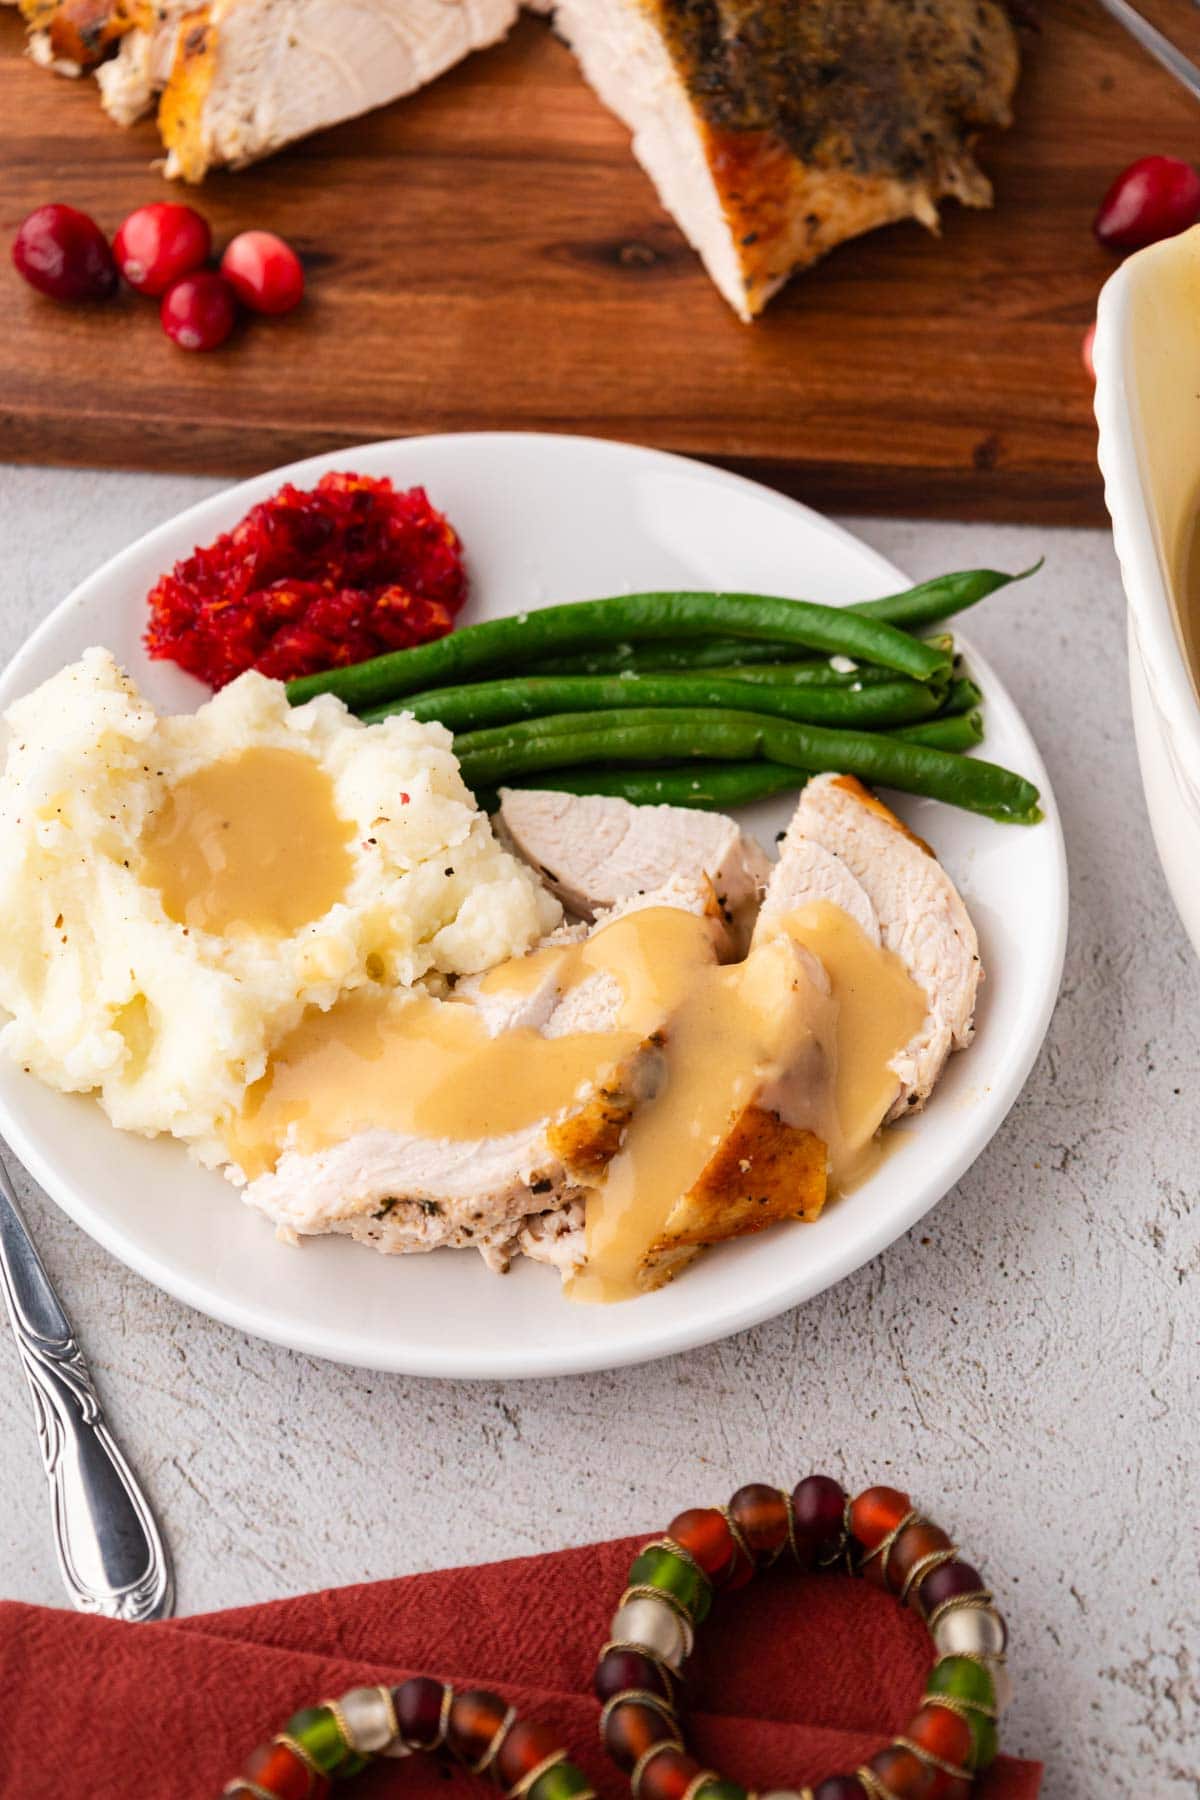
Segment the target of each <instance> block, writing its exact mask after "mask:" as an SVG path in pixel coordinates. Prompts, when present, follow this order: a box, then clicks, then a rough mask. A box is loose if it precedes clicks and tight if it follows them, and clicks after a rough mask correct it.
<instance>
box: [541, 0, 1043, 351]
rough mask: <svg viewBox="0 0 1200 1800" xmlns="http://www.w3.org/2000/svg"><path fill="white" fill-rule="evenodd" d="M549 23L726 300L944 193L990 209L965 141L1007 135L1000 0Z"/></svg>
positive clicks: (620, 10)
mask: <svg viewBox="0 0 1200 1800" xmlns="http://www.w3.org/2000/svg"><path fill="white" fill-rule="evenodd" d="M557 18H558V21H559V23H560V25H561V26H562V28H563V29H564V30H565V33H566V35H567V37H568V39H569V40H570V42H571V43H572V44H573V46H574V48H575V50H576V52H577V54H578V55H579V57H580V60H581V62H582V64H583V67H584V70H585V73H586V74H587V75H588V77H589V79H590V80H591V82H592V84H593V86H594V87H596V88H597V90H598V91H599V93H600V95H601V97H602V98H603V99H605V100H606V101H607V102H608V104H609V105H610V106H611V107H612V108H613V110H614V111H616V112H617V113H619V114H620V116H621V117H622V118H623V119H624V120H625V122H626V124H628V125H629V126H630V128H631V130H632V131H633V133H634V149H635V152H636V154H637V155H638V157H639V159H640V160H641V162H642V163H643V165H644V167H645V168H646V169H647V171H648V173H649V174H650V175H651V176H652V178H653V179H654V181H655V183H656V185H657V186H658V188H659V191H660V194H661V195H662V197H663V199H664V201H665V203H666V205H667V206H668V208H669V209H670V211H671V212H673V213H674V215H675V217H676V219H677V220H678V221H679V223H680V225H681V226H682V228H683V230H684V231H685V232H686V234H687V236H688V237H689V239H690V240H691V242H692V243H693V245H694V246H695V247H696V248H697V249H698V250H699V252H700V254H701V256H702V257H703V258H704V261H705V263H706V265H707V267H708V270H709V273H710V274H711V275H712V277H713V279H714V281H715V282H716V283H717V286H718V287H719V288H720V289H721V291H722V293H723V294H724V295H725V297H726V299H727V300H728V301H729V302H730V304H731V305H732V306H733V307H734V308H735V309H736V310H737V311H738V312H739V313H740V314H741V315H742V317H743V318H751V317H753V316H754V315H755V314H756V313H758V312H760V311H761V310H762V308H763V307H764V306H765V304H766V302H767V301H768V300H769V299H770V297H771V295H772V294H773V293H774V292H775V291H776V290H777V289H778V288H779V287H780V286H781V285H782V284H783V283H784V282H785V281H786V280H787V278H788V276H789V275H790V274H791V273H793V271H794V270H796V269H799V268H803V267H805V266H806V265H807V264H809V263H812V262H815V261H816V260H817V259H818V257H820V256H823V255H824V254H825V252H826V251H828V250H830V249H832V248H833V246H834V245H835V244H838V243H841V242H842V241H843V240H844V239H846V238H849V237H855V236H857V235H858V234H859V233H860V232H863V231H869V230H871V229H872V228H873V227H875V226H877V225H883V224H887V223H890V222H891V221H893V220H896V219H901V218H909V217H913V218H917V219H919V220H920V221H921V222H922V223H923V224H925V225H927V226H930V227H931V228H933V227H936V224H937V203H938V201H939V200H940V199H942V198H943V197H945V196H947V195H949V196H953V197H954V198H956V199H958V200H960V201H962V202H964V203H965V204H967V205H971V206H986V205H988V204H989V202H990V200H991V188H990V186H989V184H988V181H987V179H986V177H985V176H984V174H983V173H982V171H981V170H980V168H979V167H978V165H977V163H976V162H975V159H974V156H973V154H972V143H973V140H974V137H975V135H976V133H977V132H978V131H979V130H980V129H982V128H983V127H986V126H1002V125H1007V124H1008V123H1009V120H1010V117H1011V113H1010V103H1011V99H1012V94H1013V90H1014V87H1015V85H1016V79H1017V74H1018V55H1017V43H1016V36H1015V33H1014V30H1013V26H1012V23H1011V21H1010V19H1009V16H1008V13H1007V11H1006V9H1005V7H1004V6H1003V5H1002V4H1000V3H999V0H608V3H607V4H606V5H605V6H604V7H597V6H596V5H595V0H562V4H561V5H560V6H559V8H558V12H557Z"/></svg>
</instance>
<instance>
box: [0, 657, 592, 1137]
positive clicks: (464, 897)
mask: <svg viewBox="0 0 1200 1800" xmlns="http://www.w3.org/2000/svg"><path fill="white" fill-rule="evenodd" d="M7 723H8V726H9V728H10V736H9V744H8V755H7V764H6V767H5V769H4V773H3V776H2V777H0V1007H3V1008H4V1009H6V1010H7V1012H8V1013H9V1014H11V1015H12V1016H11V1018H10V1020H9V1021H8V1023H7V1024H6V1025H5V1026H4V1027H3V1030H2V1031H0V1050H3V1051H4V1052H5V1053H7V1055H9V1056H10V1057H13V1058H15V1059H16V1060H17V1061H18V1062H20V1063H21V1064H22V1065H23V1066H24V1067H25V1068H26V1069H28V1070H30V1071H31V1072H32V1073H33V1074H35V1075H37V1076H39V1077H40V1078H41V1079H42V1080H43V1081H46V1082H48V1083H50V1084H51V1085H52V1086H54V1087H57V1088H62V1089H65V1090H67V1091H75V1092H88V1091H93V1090H94V1091H95V1092H96V1094H97V1097H98V1098H99V1100H100V1102H101V1104H102V1105H103V1106H104V1108H105V1110H106V1112H107V1113H108V1114H109V1116H110V1117H111V1119H112V1120H113V1123H114V1124H116V1125H118V1126H120V1127H122V1128H123V1129H125V1130H129V1131H138V1132H144V1133H155V1132H161V1131H166V1132H171V1133H173V1134H174V1135H175V1136H177V1137H180V1138H183V1139H185V1140H187V1141H188V1142H189V1143H190V1144H191V1146H192V1148H193V1150H194V1151H195V1153H196V1154H197V1155H199V1156H200V1157H201V1158H202V1160H204V1161H206V1162H217V1161H221V1160H224V1157H225V1152H224V1149H223V1146H222V1140H221V1129H222V1124H223V1123H224V1122H226V1121H228V1119H229V1118H230V1117H231V1115H232V1114H234V1113H235V1112H236V1111H237V1110H238V1108H239V1106H240V1104H241V1102H242V1099H243V1096H244V1094H245V1091H246V1088H247V1086H248V1085H249V1084H250V1083H251V1082H253V1081H255V1080H257V1079H258V1077H259V1076H260V1075H261V1074H262V1073H263V1070H264V1068H265V1066H266V1062H267V1057H268V1054H269V1052H270V1050H271V1048H272V1046H273V1045H274V1044H276V1043H277V1042H278V1041H279V1040H280V1039H281V1038H282V1037H283V1036H284V1035H285V1034H286V1033H287V1032H289V1031H290V1030H291V1029H292V1028H293V1027H294V1026H295V1025H296V1024H297V1022H298V1020H299V1018H300V1015H301V1013H302V1012H303V1010H304V1008H305V1007H306V1006H310V1005H316V1006H320V1007H329V1006H332V1005H333V1003H334V1001H335V1000H336V999H337V998H338V997H339V995H341V994H344V993H347V992H348V991H350V990H351V989H354V988H359V987H363V986H364V985H366V984H369V983H383V984H385V985H388V986H399V987H411V986H412V985H413V984H414V983H418V982H421V981H422V980H426V979H429V980H434V981H435V984H436V979H437V978H438V977H444V976H452V975H458V974H467V973H473V972H475V971H478V970H481V969H485V968H489V967H491V966H492V965H493V964H494V963H496V962H499V961H501V960H502V959H503V958H506V957H509V956H513V955H518V954H520V953H521V952H523V951H524V950H526V949H528V947H529V946H530V944H531V943H532V942H533V941H534V940H535V939H537V938H538V937H540V936H541V935H542V934H543V933H545V932H546V931H549V930H551V929H553V927H554V926H555V924H557V922H558V919H559V916H560V914H559V909H558V906H557V903H556V902H554V901H553V900H551V899H550V898H549V896H548V895H547V894H546V893H545V892H544V891H543V890H542V889H541V888H540V887H539V885H538V884H537V882H536V881H535V879H534V878H533V876H532V875H531V874H530V873H529V872H528V871H527V870H526V869H525V868H524V867H523V866H522V865H521V864H520V863H518V862H517V861H516V859H515V858H514V857H512V856H510V855H509V854H508V853H507V852H506V851H504V850H503V849H501V847H500V846H499V844H498V843H497V842H496V840H495V838H494V837H493V836H492V831H491V827H490V825H489V823H488V820H487V818H486V816H485V815H484V814H483V813H481V812H479V811H478V810H477V808H476V807H475V804H474V801H473V799H472V797H471V795H470V793H469V792H468V791H467V789H466V787H465V786H464V785H463V782H462V779H461V777H460V775H459V772H458V764H457V762H456V761H455V758H454V755H453V751H452V748H451V743H452V740H451V737H450V734H449V733H448V732H447V731H445V730H444V729H443V727H442V726H440V725H419V724H417V723H416V722H415V721H414V720H413V719H411V718H410V717H408V716H407V715H400V716H398V717H396V718H392V719H388V720H386V721H384V722H383V723H382V724H379V725H372V726H364V725H362V724H360V723H359V722H358V721H357V720H356V719H354V718H352V717H351V716H350V715H349V714H348V713H347V712H346V710H345V708H344V707H343V706H342V704H341V702H340V701H337V700H334V699H332V698H330V697H329V696H325V697H323V698H321V699H318V700H314V701H311V702H310V703H309V704H308V705H307V706H302V707H297V708H291V707H289V706H288V704H287V700H286V698H285V695H284V690H283V688H282V687H281V686H280V685H279V683H277V682H273V681H268V680H266V679H264V678H263V677H262V676H260V675H255V674H249V675H243V676H241V677H240V679H239V680H237V681H235V682H233V683H232V684H231V685H230V686H229V687H227V688H226V689H225V690H224V691H223V692H222V693H220V694H219V695H218V696H217V697H216V698H215V699H213V700H211V701H209V702H208V704H207V705H205V706H203V707H201V709H200V710H199V712H197V713H194V714H191V715H183V716H179V717H174V718H160V717H159V716H158V715H157V714H156V713H155V711H154V710H153V708H152V707H151V706H150V705H149V703H148V702H147V701H146V700H145V699H143V697H142V696H141V695H140V694H139V693H138V691H137V689H136V688H135V687H134V685H133V683H132V682H131V681H130V680H129V679H128V678H127V677H126V676H125V675H124V674H123V673H122V671H121V670H120V669H119V668H118V667H117V665H116V663H115V662H114V661H113V659H112V657H111V656H110V655H109V654H108V653H107V652H106V651H103V650H89V651H88V652H87V654H86V655H85V656H84V657H83V658H82V659H81V661H79V662H78V663H75V664H73V665H72V666H71V667H70V668H67V669H64V670H63V671H62V672H61V673H60V674H58V675H56V676H54V678H53V679H52V680H50V681H48V682H46V683H45V684H44V685H43V686H42V687H40V688H39V689H37V691H36V692H35V693H32V694H30V695H28V696H27V697H26V698H25V699H24V700H21V701H19V702H18V703H17V704H16V705H15V706H14V707H13V708H12V709H11V711H10V712H9V714H8V715H7Z"/></svg>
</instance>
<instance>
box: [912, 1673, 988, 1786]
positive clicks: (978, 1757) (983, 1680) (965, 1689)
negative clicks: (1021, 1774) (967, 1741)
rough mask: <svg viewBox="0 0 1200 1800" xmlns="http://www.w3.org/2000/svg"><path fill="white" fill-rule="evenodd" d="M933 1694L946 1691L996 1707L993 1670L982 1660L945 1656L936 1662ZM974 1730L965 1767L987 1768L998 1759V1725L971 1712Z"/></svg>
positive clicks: (931, 1679) (931, 1682)
mask: <svg viewBox="0 0 1200 1800" xmlns="http://www.w3.org/2000/svg"><path fill="white" fill-rule="evenodd" d="M925 1691H926V1693H929V1694H946V1695H947V1696H948V1697H949V1698H950V1699H952V1700H965V1701H966V1702H967V1703H968V1705H970V1704H971V1703H972V1702H973V1703H974V1704H975V1705H978V1706H988V1707H994V1706H995V1704H996V1687H995V1683H994V1682H993V1680H992V1677H991V1674H990V1672H989V1671H988V1670H987V1669H985V1668H984V1666H983V1664H982V1663H977V1662H972V1661H971V1660H970V1659H969V1658H968V1657H965V1656H947V1657H943V1659H942V1660H941V1662H938V1663H935V1664H934V1666H933V1670H932V1672H931V1673H930V1676H929V1680H928V1682H927V1683H926V1687H925ZM967 1724H968V1725H969V1726H970V1729H971V1748H970V1750H969V1751H968V1753H967V1757H966V1762H965V1765H964V1766H965V1767H966V1768H968V1769H986V1768H987V1766H988V1764H989V1763H990V1762H993V1761H994V1760H995V1756H996V1750H997V1737H996V1726H995V1723H994V1721H993V1720H991V1719H989V1718H988V1717H987V1716H986V1715H985V1714H984V1713H981V1712H974V1711H971V1712H970V1714H969V1717H968V1719H967Z"/></svg>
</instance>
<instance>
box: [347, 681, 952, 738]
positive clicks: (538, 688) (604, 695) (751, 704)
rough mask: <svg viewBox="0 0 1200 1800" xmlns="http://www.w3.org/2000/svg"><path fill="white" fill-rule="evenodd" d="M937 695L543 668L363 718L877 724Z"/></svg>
mask: <svg viewBox="0 0 1200 1800" xmlns="http://www.w3.org/2000/svg"><path fill="white" fill-rule="evenodd" d="M941 702H942V690H940V689H939V690H935V689H933V688H930V687H926V686H925V684H924V683H923V682H920V681H908V680H907V679H905V678H904V677H903V676H894V677H893V678H892V680H891V681H889V682H884V683H879V684H876V685H874V686H870V687H864V688H863V689H862V691H861V693H855V692H854V691H853V690H851V689H848V688H826V687H784V686H776V685H774V684H763V685H755V684H752V683H750V682H745V681H722V680H715V679H713V680H710V679H706V678H705V677H704V676H694V677H693V676H690V675H632V674H630V675H558V676H554V675H547V676H543V677H537V676H531V677H529V678H528V679H527V680H521V679H520V678H519V677H516V676H514V677H512V678H510V679H508V680H501V681H480V682H475V683H474V684H472V685H468V686H466V687H454V688H434V689H432V690H431V691H429V692H428V693H424V694H417V695H415V696H414V697H413V698H412V699H409V700H397V701H394V702H393V703H392V705H391V706H390V707H376V708H374V709H373V710H372V711H370V712H367V713H364V714H363V718H364V720H365V721H366V723H367V724H375V723H376V722H377V721H378V720H379V719H381V718H384V717H386V715H387V714H388V713H389V712H411V713H412V714H413V716H414V717H415V718H417V719H420V720H425V719H438V720H440V722H441V723H442V724H443V725H445V726H447V727H448V728H449V729H450V730H451V731H468V732H471V731H478V730H483V729H486V728H487V727H489V726H492V725H501V724H505V723H507V722H508V721H510V720H513V719H540V718H545V717H546V716H547V715H549V714H558V713H574V712H592V711H595V710H596V709H598V708H604V709H606V710H607V709H609V708H613V709H615V708H621V707H640V706H704V707H709V706H717V707H726V708H730V707H732V708H734V709H740V710H741V711H742V712H755V713H766V714H771V715H773V716H775V717H777V718H783V719H797V720H799V721H801V722H802V723H806V724H812V725H853V726H855V727H856V728H858V729H861V730H863V731H882V730H887V729H888V727H890V726H892V725H910V724H913V723H914V722H915V721H917V720H918V719H928V718H932V717H933V715H934V713H936V712H938V711H939V709H940V707H941Z"/></svg>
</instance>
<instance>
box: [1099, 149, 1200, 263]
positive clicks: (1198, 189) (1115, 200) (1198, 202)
mask: <svg viewBox="0 0 1200 1800" xmlns="http://www.w3.org/2000/svg"><path fill="white" fill-rule="evenodd" d="M1198 219H1200V175H1198V174H1197V173H1196V171H1195V169H1194V168H1193V167H1192V165H1191V163H1188V162H1182V161H1181V160H1180V158H1179V157H1177V156H1143V157H1141V158H1139V160H1138V161H1137V162H1135V163H1130V165H1129V167H1128V168H1127V169H1125V170H1123V171H1122V173H1121V174H1120V175H1118V176H1117V179H1116V180H1115V181H1114V182H1113V184H1112V186H1111V187H1110V188H1109V190H1108V192H1107V194H1105V196H1104V198H1103V200H1102V201H1101V202H1100V210H1099V212H1098V213H1097V214H1096V217H1095V220H1094V222H1093V225H1092V229H1093V231H1094V232H1095V233H1096V236H1097V237H1098V238H1099V239H1100V242H1101V243H1102V244H1104V245H1105V246H1106V247H1107V248H1108V249H1109V250H1140V249H1142V248H1143V246H1144V245H1146V244H1156V243H1157V242H1158V240H1159V239H1160V238H1168V237H1174V236H1175V235H1176V233H1177V232H1180V231H1186V230H1187V228H1188V226H1189V225H1194V224H1195V223H1196V221H1197V220H1198Z"/></svg>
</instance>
